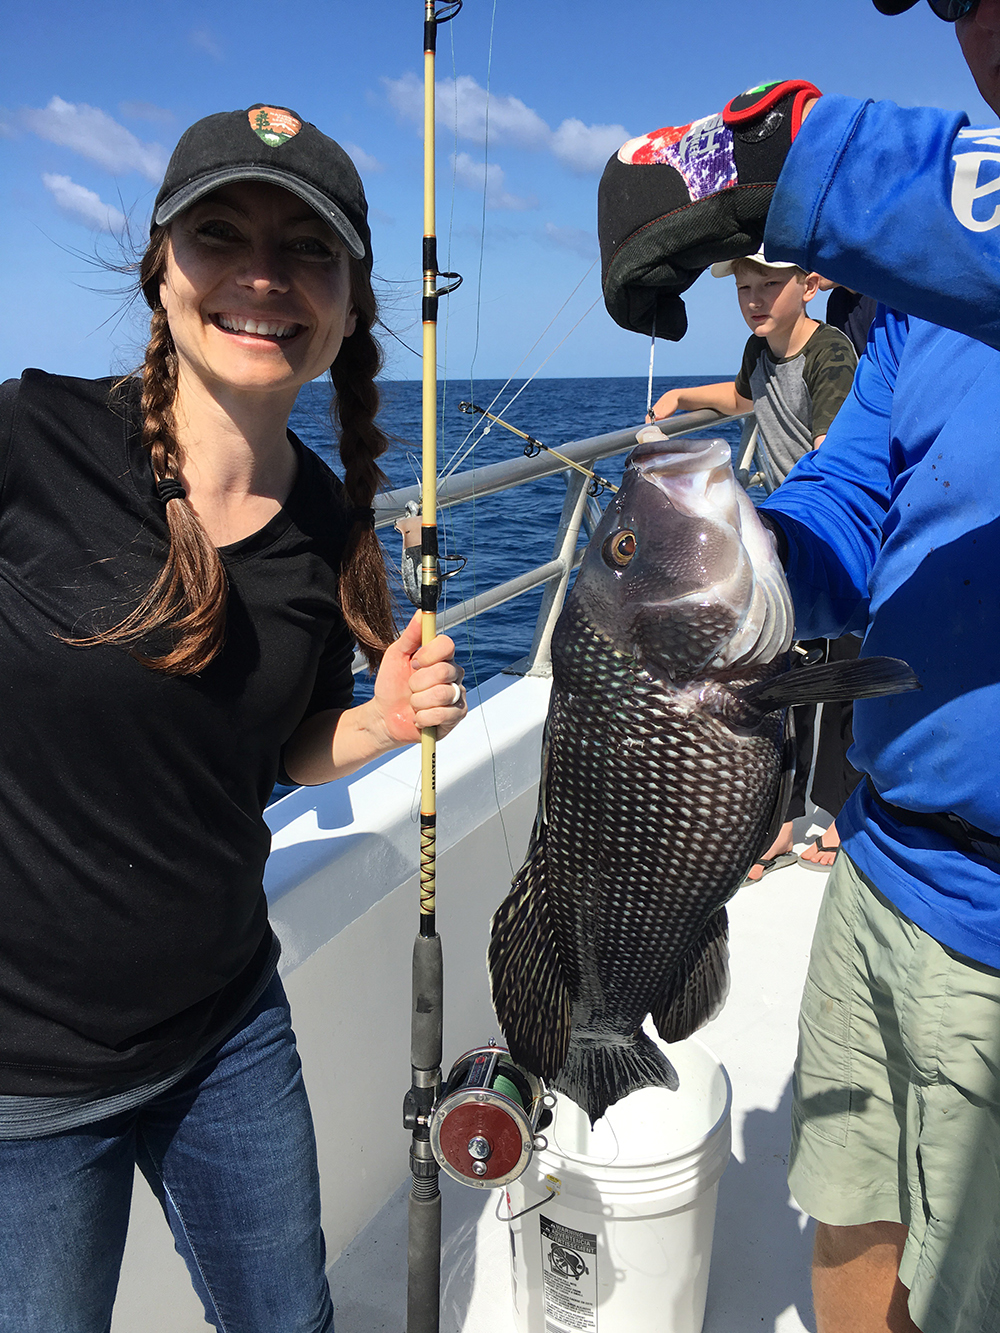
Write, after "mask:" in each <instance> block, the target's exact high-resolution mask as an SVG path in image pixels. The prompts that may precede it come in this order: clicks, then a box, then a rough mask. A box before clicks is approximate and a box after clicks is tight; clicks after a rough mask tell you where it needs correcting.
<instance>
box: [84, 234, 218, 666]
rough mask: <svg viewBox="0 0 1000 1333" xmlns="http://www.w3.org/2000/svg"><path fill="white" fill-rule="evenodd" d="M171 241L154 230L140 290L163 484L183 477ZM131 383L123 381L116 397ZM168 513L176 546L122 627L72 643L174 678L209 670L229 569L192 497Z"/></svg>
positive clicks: (150, 432) (149, 443) (148, 442)
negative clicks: (167, 304) (150, 647)
mask: <svg viewBox="0 0 1000 1333" xmlns="http://www.w3.org/2000/svg"><path fill="white" fill-rule="evenodd" d="M167 239H168V231H167V228H165V227H156V228H154V230H153V233H152V236H151V238H150V242H149V245H148V246H147V247H146V252H145V254H144V255H143V257H142V260H141V262H140V265H139V286H140V288H141V290H142V293H143V295H144V296H145V298H146V300H147V302H148V303H149V305H150V306H151V308H152V311H153V313H152V316H151V317H150V321H149V342H148V343H147V345H146V355H145V358H144V360H143V364H142V396H141V399H140V402H141V408H142V443H143V447H144V448H145V449H146V450H147V452H148V453H149V459H150V463H151V465H152V469H153V475H154V477H155V478H156V481H157V482H162V481H166V480H168V479H169V478H176V477H177V475H178V472H179V459H178V447H177V440H176V438H175V435H174V414H173V404H174V399H175V398H176V396H177V353H176V351H175V349H174V340H173V338H172V336H171V333H170V328H169V326H168V324H167V315H166V311H165V310H164V309H163V306H162V305H161V304H160V279H161V277H162V275H163V270H164V267H165V265H166V258H167ZM127 382H128V381H127V380H126V381H121V382H120V383H119V384H117V385H115V387H114V390H112V392H115V391H118V390H120V389H121V388H122V387H123V385H124V384H126V383H127ZM165 512H166V520H167V529H168V531H169V533H170V547H169V549H168V551H167V558H166V561H165V562H164V565H163V568H162V569H161V570H160V573H159V574H158V575H157V577H156V580H155V582H154V583H153V586H152V587H151V588H150V589H149V591H148V592H147V593H146V594H145V596H144V597H143V598H142V600H141V601H140V602H139V604H138V606H136V607H135V608H134V609H133V610H132V611H130V612H129V614H128V615H127V616H126V617H125V618H124V619H123V620H121V621H119V623H118V624H117V625H114V626H112V628H111V629H108V630H99V631H97V632H96V633H94V634H92V635H89V636H87V637H86V638H81V639H74V640H73V642H74V643H76V644H79V645H82V646H84V647H89V646H92V645H94V644H98V643H121V644H125V645H127V646H128V647H129V648H130V649H131V650H132V655H133V656H134V657H135V658H136V659H137V660H138V661H139V662H141V663H142V664H143V666H148V667H151V668H153V670H155V671H164V672H166V673H167V674H168V675H171V676H193V675H196V674H197V673H198V672H199V671H203V670H204V669H205V667H207V666H208V664H209V662H211V661H212V659H213V658H214V657H215V656H216V655H217V654H218V652H219V650H220V649H221V647H222V644H223V641H224V639H225V634H226V592H227V583H226V571H225V568H224V567H223V564H222V561H221V560H220V559H219V553H218V551H217V550H216V548H215V545H214V543H213V542H212V541H211V540H210V538H209V536H208V534H207V532H206V531H205V529H204V528H203V527H202V525H201V522H200V520H199V518H198V516H197V514H196V513H195V512H194V510H193V509H192V508H191V506H190V505H189V504H188V503H187V501H186V500H184V499H182V498H180V496H177V497H175V498H173V499H170V500H167V502H166V504H165ZM158 630H159V631H166V632H167V633H168V634H169V637H170V642H171V645H172V646H171V648H170V649H169V651H167V652H164V653H160V654H150V653H145V652H143V651H141V650H140V648H139V647H138V645H139V643H140V642H141V641H142V640H143V639H144V638H146V637H147V636H148V635H150V634H152V633H155V632H156V631H158Z"/></svg>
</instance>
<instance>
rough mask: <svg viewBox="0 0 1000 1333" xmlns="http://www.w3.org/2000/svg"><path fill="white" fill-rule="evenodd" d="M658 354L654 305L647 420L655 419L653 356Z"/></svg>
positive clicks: (647, 392) (650, 343)
mask: <svg viewBox="0 0 1000 1333" xmlns="http://www.w3.org/2000/svg"><path fill="white" fill-rule="evenodd" d="M655 355H656V307H655V306H654V307H653V332H652V335H651V337H650V339H649V385H648V387H647V389H646V420H647V421H652V419H653V358H654V357H655Z"/></svg>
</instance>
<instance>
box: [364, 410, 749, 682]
mask: <svg viewBox="0 0 1000 1333" xmlns="http://www.w3.org/2000/svg"><path fill="white" fill-rule="evenodd" d="M734 420H739V417H738V416H736V417H732V416H722V415H720V414H719V413H718V412H713V411H709V410H703V411H699V412H685V413H682V414H679V415H677V416H673V417H670V418H669V419H667V420H665V421H660V422H657V426H658V428H659V431H660V433H661V435H663V436H664V437H665V438H667V439H669V438H671V437H672V436H675V435H684V434H688V433H689V432H692V431H699V430H705V429H709V428H711V427H713V426H719V425H723V424H725V423H726V422H729V421H734ZM643 425H644V423H640V424H639V425H637V426H631V427H629V428H628V429H626V430H615V431H609V432H608V433H607V434H605V435H592V436H590V437H589V438H588V439H585V440H573V441H571V442H570V443H568V444H563V445H560V446H559V454H560V455H562V458H560V457H558V456H557V455H556V454H554V453H552V452H551V451H543V452H542V453H540V454H537V455H534V456H532V457H524V456H521V457H518V458H510V459H505V460H504V461H503V462H500V463H489V464H487V465H486V466H485V467H477V468H468V469H465V470H463V471H461V472H453V473H451V474H450V475H448V476H446V477H443V478H441V479H440V480H439V482H438V491H437V504H438V508H439V509H448V508H450V507H452V506H453V505H459V504H464V503H467V502H468V501H470V500H478V499H482V498H483V497H484V496H487V495H497V494H499V493H500V492H502V491H509V490H512V489H513V488H514V487H516V486H523V485H524V484H525V483H526V482H529V481H536V480H538V479H539V478H540V477H552V476H555V475H556V474H557V473H564V474H565V476H566V498H565V500H564V502H563V507H562V513H561V515H560V517H559V526H558V528H557V530H556V536H555V542H554V545H553V550H552V558H551V560H548V561H546V562H545V563H544V564H541V565H536V566H535V568H534V569H529V570H526V571H525V572H524V573H522V574H517V575H516V576H515V577H514V578H512V579H507V580H506V581H505V582H503V583H498V584H496V585H495V586H494V587H492V588H487V589H485V590H484V591H482V592H479V593H477V594H476V596H475V597H470V598H468V599H467V600H466V601H464V602H459V603H458V604H456V605H455V606H451V607H448V608H446V609H445V610H443V611H442V612H441V613H440V614H439V616H438V628H439V629H442V630H451V629H454V628H455V626H456V625H461V624H463V623H464V622H465V621H467V620H472V619H474V618H475V617H476V616H478V615H481V614H482V613H483V612H484V611H490V610H492V609H493V608H494V607H497V606H500V605H502V604H503V603H504V602H509V601H511V600H512V599H513V598H515V597H520V596H521V595H522V594H524V593H527V592H530V591H531V590H532V589H533V588H538V587H540V586H542V585H544V587H545V592H544V594H543V596H542V604H541V606H540V608H539V611H538V616H537V619H536V622H535V632H534V637H533V639H532V644H531V648H530V650H529V652H528V656H527V658H525V659H524V661H523V662H521V663H518V665H517V668H516V669H517V673H518V674H521V675H531V676H547V675H549V674H550V672H551V657H550V645H551V641H552V631H553V629H554V628H555V623H556V620H557V618H558V616H559V612H560V610H561V609H562V604H563V598H564V597H565V595H566V589H567V587H568V586H569V580H570V577H571V576H572V573H573V571H574V570H575V569H576V568H577V566H578V565H579V563H580V561H581V560H582V559H583V549H584V548H582V547H580V546H579V537H580V529H581V527H582V528H583V529H584V530H585V531H586V532H587V533H588V534H592V533H593V531H594V528H595V527H596V526H597V523H598V521H599V520H600V514H601V511H600V507H599V505H598V504H597V502H596V500H595V499H594V498H593V496H591V495H590V494H589V487H590V478H589V477H588V476H586V475H584V474H583V473H582V472H578V471H577V470H576V469H575V468H573V467H570V466H569V465H568V464H567V463H566V462H564V461H563V459H569V460H571V461H572V462H573V463H578V464H582V465H584V466H590V465H591V464H593V463H596V462H597V461H598V459H601V458H610V457H612V456H614V455H615V454H621V453H625V452H627V451H628V450H630V449H631V448H632V447H633V446H634V444H635V437H636V432H637V431H639V430H642V429H643ZM419 505H420V487H419V485H412V486H403V487H400V488H399V489H398V490H394V491H387V492H385V493H383V494H382V495H379V496H376V498H375V527H376V528H387V527H391V526H392V525H393V524H394V523H395V522H396V520H397V519H401V518H405V517H407V516H408V515H410V514H412V513H414V512H415V511H416V510H417V509H418V508H419ZM364 667H365V663H364V659H363V658H362V657H361V656H360V654H359V655H358V656H357V657H356V658H355V662H354V670H355V672H359V671H361V670H363V669H364Z"/></svg>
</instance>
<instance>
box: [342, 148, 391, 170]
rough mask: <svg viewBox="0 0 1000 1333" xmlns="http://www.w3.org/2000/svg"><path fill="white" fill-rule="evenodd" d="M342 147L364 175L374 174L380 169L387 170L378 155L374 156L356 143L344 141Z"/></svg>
mask: <svg viewBox="0 0 1000 1333" xmlns="http://www.w3.org/2000/svg"><path fill="white" fill-rule="evenodd" d="M341 147H342V148H343V150H344V152H345V153H346V154H347V156H348V157H349V158H350V159H351V161H352V162H353V163H354V165H355V166H356V167H357V169H358V170H359V171H360V172H361V174H362V175H365V174H367V175H369V176H373V175H376V174H377V173H378V172H380V171H385V167H384V166H383V165H382V163H381V162H380V161H379V160H378V158H377V157H372V155H371V153H366V152H365V150H364V149H363V148H359V147H358V145H357V144H356V143H343V144H341Z"/></svg>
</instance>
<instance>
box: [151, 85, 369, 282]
mask: <svg viewBox="0 0 1000 1333" xmlns="http://www.w3.org/2000/svg"><path fill="white" fill-rule="evenodd" d="M232 181H268V182H269V183H270V184H272V185H280V186H282V187H283V188H284V189H286V190H291V192H292V193H293V194H295V195H298V197H299V198H300V199H302V200H304V202H305V203H307V204H308V205H309V207H310V208H312V209H314V210H315V211H316V213H318V214H319V216H320V217H321V218H322V219H323V221H324V222H327V223H329V225H330V226H331V227H332V228H333V230H334V231H335V232H336V233H337V235H338V236H339V237H340V238H341V239H342V240H343V242H344V244H345V245H346V246H347V249H348V251H349V252H350V253H351V254H352V255H354V257H355V258H356V259H363V260H364V261H365V264H366V266H367V268H368V270H369V271H371V266H372V242H371V232H370V231H369V229H368V203H367V200H366V199H365V191H364V186H363V185H362V184H361V177H360V176H359V175H358V172H357V168H356V167H355V165H354V163H353V162H352V161H351V159H350V158H349V157H348V155H347V154H346V153H345V152H344V150H343V148H341V146H340V144H338V143H335V142H334V140H333V139H330V138H328V137H327V136H326V135H325V134H323V133H321V132H320V131H319V130H318V129H317V128H316V126H315V125H310V124H309V122H308V121H307V120H303V119H302V117H301V116H299V115H298V114H297V113H296V112H294V111H290V110H289V109H288V107H285V106H268V105H267V104H266V103H264V102H257V103H255V104H254V105H253V106H252V107H250V108H248V110H246V111H220V112H218V113H217V114H216V115H214V116H206V117H205V118H204V120H199V121H196V123H195V124H194V125H192V126H191V128H190V129H187V130H185V131H184V133H183V134H182V135H181V138H180V142H179V143H178V145H177V147H176V148H175V149H174V151H173V154H172V155H171V158H170V161H169V163H168V164H167V174H166V175H165V176H164V178H163V184H162V185H161V186H160V192H159V194H158V195H157V196H156V202H155V204H154V205H153V223H154V224H155V225H157V226H165V225H166V224H167V223H168V222H172V221H173V219H174V218H175V217H177V216H178V214H180V213H183V212H184V210H185V209H186V208H190V207H191V205H192V204H193V203H196V202H197V201H198V200H199V199H202V198H204V196H205V195H206V194H211V192H212V191H213V190H217V189H218V188H219V187H220V186H221V185H229V184H230V183H231V182H232Z"/></svg>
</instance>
